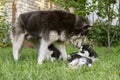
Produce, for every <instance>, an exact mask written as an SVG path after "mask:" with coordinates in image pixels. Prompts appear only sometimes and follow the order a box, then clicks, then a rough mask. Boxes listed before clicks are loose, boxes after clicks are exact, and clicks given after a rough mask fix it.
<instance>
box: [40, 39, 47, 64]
mask: <svg viewBox="0 0 120 80" xmlns="http://www.w3.org/2000/svg"><path fill="white" fill-rule="evenodd" d="M48 46H49V43H48V42H46V41H45V40H44V39H41V45H40V47H39V51H38V64H42V62H43V60H44V59H45V56H46V53H47V49H48Z"/></svg>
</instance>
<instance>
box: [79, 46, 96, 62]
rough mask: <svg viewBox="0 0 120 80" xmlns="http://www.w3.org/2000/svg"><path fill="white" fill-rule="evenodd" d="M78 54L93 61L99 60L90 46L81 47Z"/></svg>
mask: <svg viewBox="0 0 120 80" xmlns="http://www.w3.org/2000/svg"><path fill="white" fill-rule="evenodd" d="M77 54H79V55H81V56H85V57H88V58H91V59H92V60H93V61H95V60H97V59H98V54H97V53H96V52H95V51H94V50H93V49H92V48H91V45H90V44H83V45H81V47H80V49H79V52H78V53H77Z"/></svg>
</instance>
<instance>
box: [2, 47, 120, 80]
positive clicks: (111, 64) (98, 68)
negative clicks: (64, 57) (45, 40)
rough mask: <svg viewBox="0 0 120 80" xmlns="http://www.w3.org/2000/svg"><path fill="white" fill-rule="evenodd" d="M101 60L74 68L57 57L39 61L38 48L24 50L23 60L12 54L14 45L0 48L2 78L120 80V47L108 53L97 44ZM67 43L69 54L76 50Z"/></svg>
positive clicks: (6, 79) (29, 79) (28, 79)
mask: <svg viewBox="0 0 120 80" xmlns="http://www.w3.org/2000/svg"><path fill="white" fill-rule="evenodd" d="M93 48H94V50H95V51H96V52H97V53H98V55H99V60H98V61H96V62H94V63H93V66H92V67H88V66H86V65H85V66H82V67H81V68H78V69H71V68H70V67H68V65H67V62H65V61H60V60H56V61H55V62H53V63H52V62H50V61H44V63H43V64H42V65H38V64H37V51H36V50H34V49H27V48H25V49H23V50H22V54H21V57H20V59H19V61H17V62H15V61H14V60H13V57H12V48H10V47H7V48H0V80H120V47H114V48H112V52H111V53H107V48H105V47H93ZM76 50H77V49H75V48H74V47H72V46H67V53H70V52H73V51H76Z"/></svg>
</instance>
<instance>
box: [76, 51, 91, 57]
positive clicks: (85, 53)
mask: <svg viewBox="0 0 120 80" xmlns="http://www.w3.org/2000/svg"><path fill="white" fill-rule="evenodd" d="M77 54H78V55H81V56H84V57H89V52H88V51H84V53H81V52H78V53H77Z"/></svg>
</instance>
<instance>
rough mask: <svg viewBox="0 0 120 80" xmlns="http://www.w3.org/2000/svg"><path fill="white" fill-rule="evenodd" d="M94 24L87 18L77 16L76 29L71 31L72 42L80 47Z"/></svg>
mask: <svg viewBox="0 0 120 80" xmlns="http://www.w3.org/2000/svg"><path fill="white" fill-rule="evenodd" d="M92 27H93V26H90V25H89V24H88V22H87V19H85V18H83V17H80V16H76V17H75V25H74V29H73V30H72V32H71V42H72V43H73V44H74V45H75V46H76V47H80V46H81V44H82V43H83V42H84V40H85V36H86V35H87V34H88V32H89V30H90V29H91V28H92Z"/></svg>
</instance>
